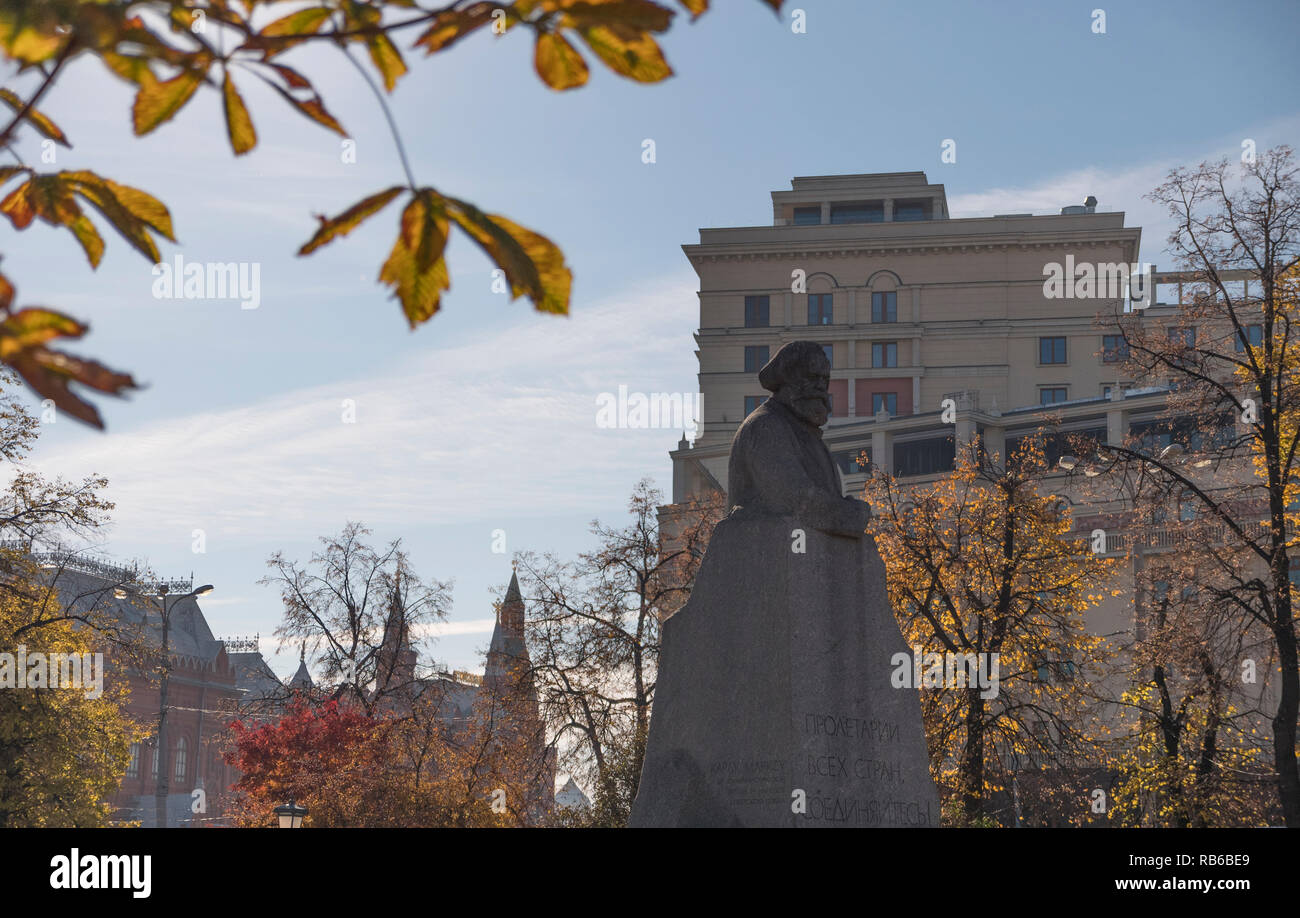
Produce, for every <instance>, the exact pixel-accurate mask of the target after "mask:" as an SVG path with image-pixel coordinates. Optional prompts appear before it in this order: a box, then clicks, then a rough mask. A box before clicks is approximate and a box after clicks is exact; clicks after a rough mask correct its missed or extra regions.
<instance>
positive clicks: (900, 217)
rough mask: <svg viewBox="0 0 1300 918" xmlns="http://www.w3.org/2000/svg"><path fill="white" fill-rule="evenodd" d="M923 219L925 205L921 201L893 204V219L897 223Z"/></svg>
mask: <svg viewBox="0 0 1300 918" xmlns="http://www.w3.org/2000/svg"><path fill="white" fill-rule="evenodd" d="M924 219H925V205H924V204H922V203H919V202H917V203H911V202H908V203H904V204H899V203H895V204H894V221H895V222H897V223H911V222H913V221H915V220H924Z"/></svg>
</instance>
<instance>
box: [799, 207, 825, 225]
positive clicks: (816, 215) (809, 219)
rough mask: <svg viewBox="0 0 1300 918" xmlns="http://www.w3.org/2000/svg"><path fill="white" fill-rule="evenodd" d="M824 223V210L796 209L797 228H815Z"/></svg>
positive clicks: (815, 208)
mask: <svg viewBox="0 0 1300 918" xmlns="http://www.w3.org/2000/svg"><path fill="white" fill-rule="evenodd" d="M821 222H822V209H821V207H820V206H818V207H796V208H795V209H794V225H795V226H815V225H817V224H818V223H821Z"/></svg>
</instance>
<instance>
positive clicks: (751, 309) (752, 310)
mask: <svg viewBox="0 0 1300 918" xmlns="http://www.w3.org/2000/svg"><path fill="white" fill-rule="evenodd" d="M767 316H768V298H767V297H766V296H747V297H745V327H746V328H767V326H768V325H769V324H770V323H769V322H768V320H767Z"/></svg>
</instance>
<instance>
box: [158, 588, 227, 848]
mask: <svg viewBox="0 0 1300 918" xmlns="http://www.w3.org/2000/svg"><path fill="white" fill-rule="evenodd" d="M212 590H213V587H212V584H210V583H205V584H204V585H203V586H201V587H199V588H198V589H197V590H190V591H189V592H188V593H186V594H185V595H184V596H178V597H177V601H180V602H184V601H185V600H187V599H193V598H194V597H195V596H206V595H207V594H208V593H211V592H212ZM158 596H159V598H160V599H161V600H162V602H161V603H160V611H161V613H162V679H161V681H160V683H159V686H158V742H157V745H156V746H155V748H154V752H153V755H154V764H155V765H156V766H157V768H158V779H157V780H156V781H155V782H154V819H155V823H156V825H157V827H158V828H160V829H161V828H163V827H165V826H166V825H167V794H168V792H169V791H170V790H171V787H170V784H171V782H170V771H169V769H170V767H171V763H170V762H168V761H166V758H167V679H168V675H169V674H170V672H171V660H170V659H169V657H168V649H169V648H170V646H171V645H170V641H171V612H172V610H175V608H176V602H172V604H171V606H170V608H169V607H168V605H167V584H165V583H160V584H158Z"/></svg>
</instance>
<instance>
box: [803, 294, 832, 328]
mask: <svg viewBox="0 0 1300 918" xmlns="http://www.w3.org/2000/svg"><path fill="white" fill-rule="evenodd" d="M831 319H832V312H831V295H830V294H829V293H810V294H808V324H809V325H830V324H831Z"/></svg>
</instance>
